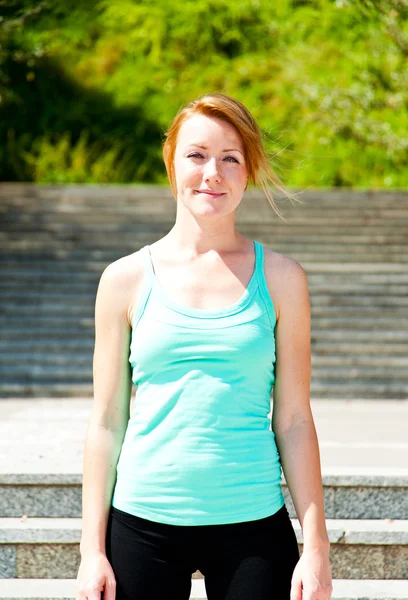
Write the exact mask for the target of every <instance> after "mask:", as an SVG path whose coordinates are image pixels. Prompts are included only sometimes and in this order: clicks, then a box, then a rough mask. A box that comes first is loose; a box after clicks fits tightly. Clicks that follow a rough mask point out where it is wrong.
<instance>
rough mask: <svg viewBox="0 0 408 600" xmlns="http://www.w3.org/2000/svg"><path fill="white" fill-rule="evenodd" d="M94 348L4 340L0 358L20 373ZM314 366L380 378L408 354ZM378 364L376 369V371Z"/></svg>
mask: <svg viewBox="0 0 408 600" xmlns="http://www.w3.org/2000/svg"><path fill="white" fill-rule="evenodd" d="M57 350H58V351H57ZM92 350H93V347H92V345H91V344H89V345H88V346H87V347H85V348H84V347H82V346H79V345H77V346H73V345H71V346H70V347H69V348H67V347H65V344H64V343H62V344H60V345H59V346H56V345H55V346H54V352H51V349H50V347H49V346H48V345H47V346H44V347H43V348H42V349H41V348H40V347H39V346H38V345H37V346H34V345H31V346H30V347H28V346H27V344H24V345H21V348H20V349H18V348H17V347H16V345H15V344H13V349H12V350H11V351H10V349H9V346H7V345H6V344H3V345H2V344H0V360H1V364H2V365H4V367H7V373H9V374H11V373H15V374H17V372H18V371H17V370H16V371H14V367H15V366H17V362H18V361H20V362H22V363H25V364H28V363H30V362H32V363H33V364H34V363H35V364H36V365H40V364H43V365H46V366H47V367H49V368H50V369H51V367H53V366H61V367H62V366H66V367H67V368H70V365H72V366H73V365H77V366H78V367H81V366H82V367H85V365H86V364H88V363H89V361H92ZM312 366H313V369H314V374H320V373H322V374H324V372H325V370H328V369H330V371H331V370H332V369H331V367H337V368H341V369H343V368H344V371H346V367H352V368H354V367H355V368H356V369H357V371H353V373H351V372H350V371H347V372H348V374H349V376H355V377H360V372H361V373H363V372H364V374H365V376H366V377H370V378H371V377H372V376H373V375H375V378H377V375H378V377H383V378H386V372H385V369H388V371H387V372H389V373H391V372H392V373H393V374H394V375H395V376H400V373H399V369H401V368H404V369H406V367H408V356H406V355H404V356H398V355H392V356H390V355H389V353H388V352H387V353H386V354H384V348H382V349H381V355H380V356H372V355H368V354H361V355H360V354H354V355H349V354H347V355H346V356H344V354H341V353H338V354H335V353H334V352H332V353H330V354H329V355H328V356H322V355H319V354H316V353H312ZM374 368H375V369H376V370H375V373H374ZM51 372H52V371H51ZM355 373H357V374H355ZM407 377H408V375H407ZM402 378H404V374H402ZM405 378H406V377H405Z"/></svg>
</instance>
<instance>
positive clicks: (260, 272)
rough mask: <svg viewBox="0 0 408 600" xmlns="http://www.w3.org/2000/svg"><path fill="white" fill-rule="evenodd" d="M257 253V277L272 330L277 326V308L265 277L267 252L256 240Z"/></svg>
mask: <svg viewBox="0 0 408 600" xmlns="http://www.w3.org/2000/svg"><path fill="white" fill-rule="evenodd" d="M255 252H256V277H257V281H258V288H259V293H260V294H261V296H262V298H263V301H264V303H265V305H266V309H267V311H268V315H269V320H270V323H271V327H272V329H274V327H275V325H276V312H275V306H274V303H273V300H272V297H271V294H270V292H269V288H268V284H267V281H266V277H265V252H264V247H263V244H261V243H260V242H258V241H257V240H255Z"/></svg>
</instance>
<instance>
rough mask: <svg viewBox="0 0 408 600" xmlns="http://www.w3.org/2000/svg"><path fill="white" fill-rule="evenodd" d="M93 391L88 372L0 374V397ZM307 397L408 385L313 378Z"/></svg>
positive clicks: (406, 391)
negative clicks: (50, 375)
mask: <svg viewBox="0 0 408 600" xmlns="http://www.w3.org/2000/svg"><path fill="white" fill-rule="evenodd" d="M92 394H93V384H92V381H91V375H90V374H88V376H83V375H81V374H78V373H70V374H69V375H68V376H67V375H66V376H65V381H64V380H60V381H58V378H56V377H48V378H47V377H39V376H35V377H34V376H31V375H30V374H29V373H28V374H27V375H26V376H18V377H15V378H13V377H12V376H7V375H6V376H2V384H1V398H4V399H5V398H13V397H25V398H26V399H27V400H30V399H33V398H53V397H55V398H64V397H69V398H77V397H88V398H90V397H91V396H92ZM311 397H312V398H313V399H316V400H317V399H330V398H336V399H338V398H339V399H344V400H356V399H367V400H370V399H373V400H384V399H387V400H395V401H399V400H406V399H407V398H408V385H404V384H402V383H399V382H394V381H392V380H388V381H384V382H381V381H380V382H373V383H370V382H360V381H355V382H353V381H351V382H349V381H347V379H339V380H336V381H315V382H313V383H312V384H311Z"/></svg>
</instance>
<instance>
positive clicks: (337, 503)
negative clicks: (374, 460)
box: [0, 474, 408, 600]
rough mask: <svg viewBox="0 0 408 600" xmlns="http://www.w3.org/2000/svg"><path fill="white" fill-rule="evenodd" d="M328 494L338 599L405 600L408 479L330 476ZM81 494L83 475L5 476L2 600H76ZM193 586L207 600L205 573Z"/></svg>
mask: <svg viewBox="0 0 408 600" xmlns="http://www.w3.org/2000/svg"><path fill="white" fill-rule="evenodd" d="M283 490H284V495H285V500H286V503H287V506H288V509H289V512H290V515H291V517H292V519H293V524H294V528H295V532H296V535H297V539H298V543H299V548H300V550H301V549H302V535H301V530H300V527H299V523H298V521H297V520H296V518H295V514H294V510H293V506H292V503H291V500H290V497H289V495H288V491H287V488H286V485H285V484H284V485H283ZM324 491H325V501H326V513H327V527H328V532H329V537H330V541H331V564H332V569H333V577H334V578H335V582H334V583H335V593H334V594H333V600H340V599H342V600H352V599H357V598H360V599H366V600H376V599H379V598H382V599H384V598H388V599H389V600H397V599H398V600H401V599H405V600H407V599H408V520H404V517H406V516H407V498H408V480H407V479H406V478H404V477H398V476H391V475H388V476H361V475H360V476H357V475H350V476H344V475H343V476H333V475H331V476H325V477H324ZM80 494H81V477H80V475H63V474H61V475H57V474H43V475H36V474H26V475H23V474H9V475H2V476H0V598H1V599H3V600H4V598H10V599H11V598H19V599H20V600H23V599H28V598H31V599H34V598H36V599H37V600H39V599H41V600H46V599H47V600H49V599H50V598H54V599H56V598H66V599H67V600H68V599H69V600H72V598H74V593H75V592H74V590H75V585H74V579H75V577H76V574H77V570H78V566H79V540H80V535H81V504H80ZM385 515H387V518H386V519H384V516H385ZM192 584H193V588H192V595H191V600H193V599H194V600H204V599H205V590H204V585H203V581H202V576H201V574H200V573H199V572H197V573H196V574H194V577H193V581H192ZM13 594H14V595H13Z"/></svg>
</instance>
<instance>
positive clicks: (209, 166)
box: [204, 158, 221, 180]
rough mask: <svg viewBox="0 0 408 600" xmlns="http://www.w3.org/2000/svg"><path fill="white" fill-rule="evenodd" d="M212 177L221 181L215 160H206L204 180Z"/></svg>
mask: <svg viewBox="0 0 408 600" xmlns="http://www.w3.org/2000/svg"><path fill="white" fill-rule="evenodd" d="M213 177H214V178H215V179H217V180H219V179H221V176H220V173H219V171H218V165H217V161H216V159H215V158H213V159H211V160H208V161H207V162H206V164H205V167H204V179H205V180H208V179H211V178H213Z"/></svg>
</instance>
